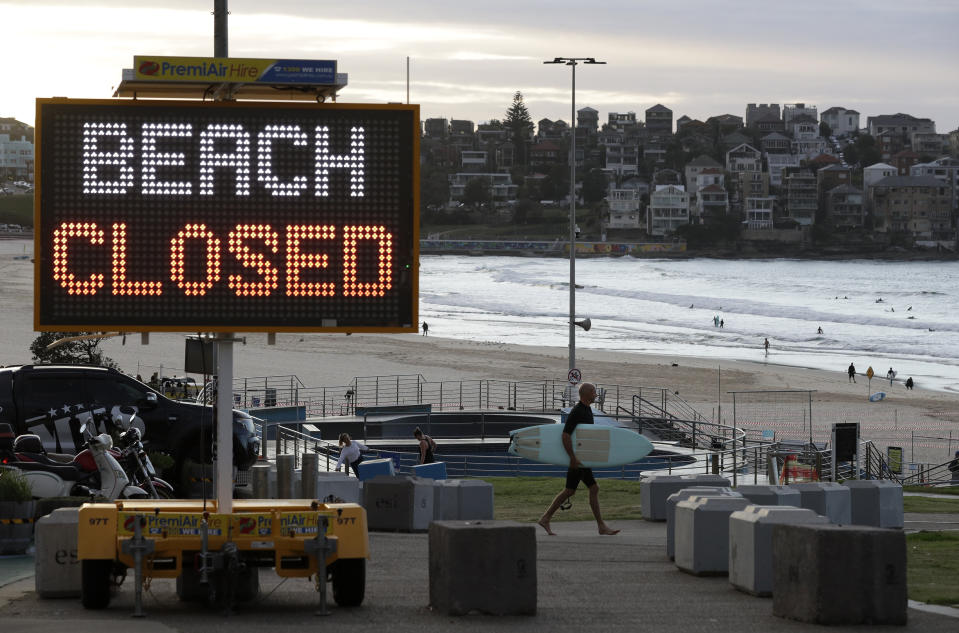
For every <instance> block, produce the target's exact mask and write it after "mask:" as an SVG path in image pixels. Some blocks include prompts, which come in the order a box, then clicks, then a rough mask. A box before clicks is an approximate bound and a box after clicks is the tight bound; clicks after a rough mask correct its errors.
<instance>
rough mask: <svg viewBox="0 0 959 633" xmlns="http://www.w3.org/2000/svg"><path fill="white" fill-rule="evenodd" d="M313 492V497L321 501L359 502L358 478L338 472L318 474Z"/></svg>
mask: <svg viewBox="0 0 959 633" xmlns="http://www.w3.org/2000/svg"><path fill="white" fill-rule="evenodd" d="M315 492H316V496H315V497H313V498H314V499H317V500H318V501H320V502H321V503H359V502H360V480H359V479H357V478H356V477H348V476H347V475H341V474H338V473H332V474H328V475H323V476H322V477H320V476H318V477H317V478H316V486H315ZM306 498H307V499H309V497H306Z"/></svg>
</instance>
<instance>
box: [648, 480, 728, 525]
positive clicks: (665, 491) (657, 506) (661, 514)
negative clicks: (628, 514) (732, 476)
mask: <svg viewBox="0 0 959 633" xmlns="http://www.w3.org/2000/svg"><path fill="white" fill-rule="evenodd" d="M729 485H730V484H729V480H728V479H726V478H725V477H721V476H719V475H707V474H702V475H658V476H656V477H649V478H648V479H643V481H642V483H641V484H640V486H639V494H640V509H641V511H642V513H643V518H644V519H646V520H647V521H665V520H666V499H668V498H669V495H671V494H673V493H676V492H679V491H680V490H682V489H683V488H689V487H690V486H719V487H728V486H729Z"/></svg>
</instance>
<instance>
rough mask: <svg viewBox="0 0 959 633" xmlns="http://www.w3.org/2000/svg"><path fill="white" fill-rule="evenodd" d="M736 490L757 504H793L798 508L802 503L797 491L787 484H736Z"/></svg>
mask: <svg viewBox="0 0 959 633" xmlns="http://www.w3.org/2000/svg"><path fill="white" fill-rule="evenodd" d="M736 492H738V493H739V494H741V495H742V496H744V497H746V498H747V499H749V500H750V501H752V502H753V503H754V504H756V505H757V506H795V507H797V508H798V507H800V504H801V503H802V496H801V495H800V494H799V491H798V490H795V489H793V488H790V487H789V486H767V485H749V486H736Z"/></svg>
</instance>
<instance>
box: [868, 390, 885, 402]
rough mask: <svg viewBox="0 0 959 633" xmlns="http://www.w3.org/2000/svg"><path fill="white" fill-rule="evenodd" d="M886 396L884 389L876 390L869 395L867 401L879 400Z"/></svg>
mask: <svg viewBox="0 0 959 633" xmlns="http://www.w3.org/2000/svg"><path fill="white" fill-rule="evenodd" d="M885 397H886V392H885V391H877V392H876V393H874V394H872V395H871V396H869V402H879V401H880V400H882V399H883V398H885Z"/></svg>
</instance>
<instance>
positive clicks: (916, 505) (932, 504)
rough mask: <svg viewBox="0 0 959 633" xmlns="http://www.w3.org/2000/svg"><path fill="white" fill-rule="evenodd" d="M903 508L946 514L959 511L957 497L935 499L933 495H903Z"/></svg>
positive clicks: (907, 510)
mask: <svg viewBox="0 0 959 633" xmlns="http://www.w3.org/2000/svg"><path fill="white" fill-rule="evenodd" d="M902 505H903V509H904V510H905V511H906V512H926V513H933V514H935V513H940V512H945V513H948V514H956V513H959V498H956V499H936V498H934V497H903V499H902Z"/></svg>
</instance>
